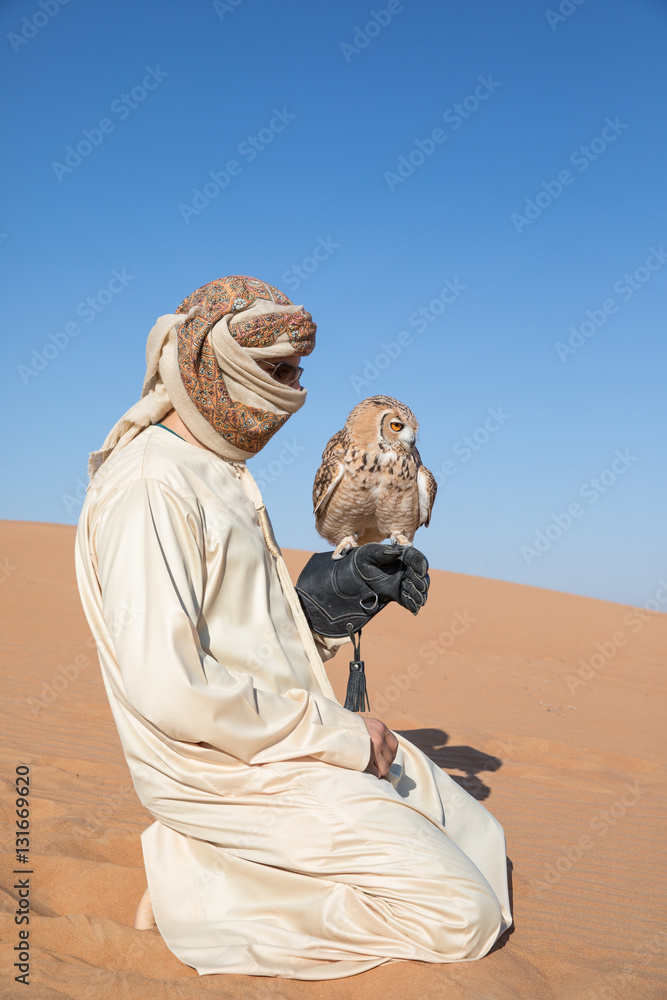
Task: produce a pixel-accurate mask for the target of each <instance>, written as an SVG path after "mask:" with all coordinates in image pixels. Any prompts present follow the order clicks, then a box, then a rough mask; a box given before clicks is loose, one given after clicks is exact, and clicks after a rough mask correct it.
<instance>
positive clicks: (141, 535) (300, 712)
mask: <svg viewBox="0 0 667 1000" xmlns="http://www.w3.org/2000/svg"><path fill="white" fill-rule="evenodd" d="M203 524H204V522H203V519H202V515H201V512H200V511H199V509H198V504H197V499H196V497H194V496H193V497H192V498H185V497H183V496H181V495H179V494H178V493H176V492H175V491H174V490H173V489H172V488H171V487H169V486H168V485H166V484H165V483H163V482H161V481H159V480H156V479H148V478H144V479H139V480H136V481H135V482H132V483H130V484H129V485H127V486H125V487H122V488H121V489H120V490H119V492H118V493H116V494H115V495H114V496H113V497H112V498H111V499H110V501H109V502H108V504H107V505H106V506H105V508H104V509H103V510H102V511H101V513H100V515H99V518H98V520H97V522H96V524H95V526H94V528H93V534H94V535H96V539H95V548H96V558H97V573H98V578H99V581H100V587H101V592H102V602H103V614H104V618H105V622H106V624H107V627H108V629H109V632H110V636H111V637H112V642H113V645H114V649H115V654H116V660H117V662H118V665H119V670H120V673H121V677H122V680H123V685H124V688H125V692H126V695H127V698H128V700H129V702H130V704H131V706H132V708H133V709H134V710H135V711H136V712H138V713H139V714H140V715H141V716H142V717H143V718H144V719H145V720H146V721H147V722H149V723H150V724H151V725H152V726H154V727H155V728H156V729H158V730H160V731H161V732H163V733H164V734H165V735H166V736H168V737H169V738H170V739H175V740H181V741H185V742H191V743H204V744H208V745H210V746H212V747H215V748H216V749H219V750H221V751H222V752H223V753H225V754H228V755H230V756H231V757H234V758H237V759H240V760H242V761H243V762H245V763H246V764H261V763H272V762H276V761H283V760H290V759H295V758H298V757H314V758H316V759H318V760H321V761H324V762H327V763H330V764H335V765H337V766H339V767H345V768H349V769H352V770H357V771H363V770H364V769H365V767H366V765H367V764H368V760H369V757H370V749H371V744H370V736H369V734H368V731H367V730H366V727H365V725H364V723H363V720H362V719H361V718H360V717H359V716H357V715H355V714H354V713H353V712H349V711H347V709H344V708H343V707H342V705H340V704H338V702H335V701H332V700H331V699H330V698H327V697H326V696H325V695H323V694H321V693H317V694H316V693H313V692H312V691H307V690H305V689H303V688H296V687H295V688H292V689H290V690H288V691H286V692H285V693H284V694H280V693H277V692H276V691H272V690H266V689H265V688H262V687H261V686H259V685H258V683H257V681H256V678H253V676H252V674H251V673H250V672H248V671H240V670H238V669H237V670H233V669H228V668H226V666H225V664H224V663H220V662H219V661H218V660H217V659H214V658H213V657H212V656H211V654H210V653H208V652H206V651H205V650H204V649H203V648H202V644H201V640H200V636H199V632H198V629H197V625H198V623H199V621H200V616H201V614H202V603H203V597H204V588H205V585H206V562H205V556H204V526H203Z"/></svg>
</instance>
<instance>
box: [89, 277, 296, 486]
mask: <svg viewBox="0 0 667 1000" xmlns="http://www.w3.org/2000/svg"><path fill="white" fill-rule="evenodd" d="M315 330H316V327H315V324H314V323H313V321H312V318H311V316H310V314H309V313H307V312H306V311H305V310H304V308H303V306H297V305H294V304H293V303H292V302H290V300H289V299H288V298H287V296H286V295H284V294H283V293H282V292H280V291H279V290H278V289H277V288H274V287H273V286H272V285H268V284H267V283H266V282H264V281H260V280H259V279H257V278H249V277H246V276H243V275H233V276H231V277H226V278H219V279H217V280H216V281H212V282H209V284H207V285H203V286H202V287H201V288H199V289H197V291H195V292H193V293H192V295H189V296H188V298H186V299H185V300H184V301H183V302H182V303H181V305H180V306H179V307H178V309H177V311H176V313H171V314H167V315H165V316H160V317H159V319H158V320H157V322H156V323H155V326H154V327H153V329H152V330H151V332H150V334H149V336H148V341H147V344H146V377H145V379H144V385H143V389H142V393H141V399H140V400H139V401H138V402H137V403H135V404H134V406H132V407H131V408H130V409H129V410H128V411H127V412H126V413H124V414H123V416H122V417H121V418H120V420H119V421H118V422H117V423H116V424H115V426H114V427H113V428H112V429H111V431H110V432H109V434H108V435H107V437H106V440H105V441H104V444H103V445H102V447H101V448H100V449H99V450H98V451H95V452H92V454H91V455H90V459H89V462H88V473H89V476H90V479H91V481H92V478H93V476H94V475H95V473H96V472H97V470H98V469H99V468H100V466H101V465H102V464H103V463H104V462H105V461H106V459H107V458H109V456H110V455H111V454H112V453H113V452H114V451H116V450H117V449H119V448H123V447H124V446H125V445H126V444H129V442H130V441H131V440H132V439H133V438H134V437H136V436H137V434H139V433H140V432H141V431H142V430H143V429H144V428H145V427H148V426H149V425H150V424H155V423H158V422H159V421H160V420H162V418H163V417H164V416H165V415H166V414H167V413H168V412H169V411H170V410H171V409H172V408H173V409H175V410H176V412H177V413H178V415H179V417H180V418H181V420H182V421H183V423H184V424H185V425H186V427H187V428H188V430H189V431H190V432H191V433H192V434H194V436H195V437H196V438H197V440H198V441H200V442H201V443H202V444H203V445H205V446H206V447H207V448H210V449H211V450H212V451H214V452H215V453H216V454H217V455H220V456H221V457H222V458H225V459H227V460H228V461H231V462H244V461H245V459H247V458H251V457H252V456H253V455H255V454H257V452H258V451H259V450H260V449H261V448H263V447H264V445H265V444H266V442H267V441H268V440H269V439H270V438H271V436H272V435H273V434H275V433H276V431H277V430H279V429H280V428H281V427H282V426H283V424H284V423H285V422H286V420H287V419H288V418H289V417H290V416H291V414H292V413H295V412H296V411H297V410H298V409H300V408H301V407H302V406H303V404H304V403H305V401H306V391H305V390H303V389H302V390H298V389H292V388H290V387H289V386H287V385H282V384H281V383H279V382H277V381H276V380H275V379H274V378H273V377H272V376H271V375H270V374H269V373H267V372H265V371H264V370H263V369H262V368H260V367H259V365H258V364H257V361H258V360H261V359H262V358H263V357H264V358H265V357H280V356H284V357H289V356H293V355H295V354H298V355H306V354H310V352H311V351H312V350H313V347H314V346H315Z"/></svg>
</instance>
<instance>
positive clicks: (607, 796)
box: [0, 521, 667, 1000]
mask: <svg viewBox="0 0 667 1000" xmlns="http://www.w3.org/2000/svg"><path fill="white" fill-rule="evenodd" d="M74 534H75V529H74V528H73V527H71V526H67V525H57V524H39V523H28V522H6V521H5V522H0V601H1V606H2V611H3V618H2V629H1V641H2V649H3V656H2V692H3V698H2V732H3V739H2V749H1V754H2V780H3V820H4V821H5V822H4V833H3V837H2V844H1V845H0V850H1V851H2V852H3V865H2V911H3V912H2V915H1V923H0V927H1V934H0V937H1V939H2V945H1V952H2V983H1V985H0V993H1V995H2V997H23V996H26V997H31V998H32V1000H56V998H59V1000H60V998H63V997H67V998H76V1000H79V998H80V1000H97V998H100V1000H102V998H104V1000H108V998H114V1000H163V998H164V1000H195V998H197V1000H199V998H201V997H216V998H228V997H235V998H236V997H243V998H249V1000H264V998H266V1000H277V998H312V1000H325V998H326V1000H329V998H331V1000H337V998H341V1000H342V998H354V1000H366V998H371V997H373V998H375V997H383V996H391V997H392V998H396V1000H403V998H415V1000H417V998H419V1000H431V998H433V1000H436V998H437V1000H443V998H446V1000H459V998H460V1000H510V998H517V997H518V998H522V1000H523V998H526V1000H542V998H544V1000H552V998H553V1000H601V998H605V1000H607V998H630V997H632V998H633V1000H634V998H647V1000H657V998H662V997H666V996H667V977H666V976H665V972H664V969H665V958H666V956H667V933H666V932H665V929H664V916H665V905H664V900H665V875H664V860H663V857H664V853H663V852H664V845H665V837H664V825H665V798H666V796H665V780H664V777H665V770H664V765H665V760H664V758H665V713H664V657H665V648H666V646H667V616H666V615H664V614H661V613H659V612H647V611H644V610H641V609H639V610H638V609H634V610H633V609H631V608H628V607H625V606H624V605H620V604H613V603H609V602H605V601H599V600H592V599H589V598H584V597H576V596H571V595H568V594H562V593H558V592H555V591H549V590H543V589H537V588H532V587H527V586H520V585H516V584H510V583H502V582H498V581H494V580H486V579H480V578H477V577H473V576H463V575H459V574H453V573H447V572H442V571H434V572H433V573H432V584H431V595H430V599H429V602H428V604H427V606H426V608H425V609H424V610H423V611H422V612H421V613H420V615H419V616H418V617H417V618H413V617H412V616H411V615H410V614H409V613H408V612H407V611H404V610H403V609H401V608H398V607H396V606H394V607H391V608H389V609H387V610H386V611H385V612H383V613H382V615H381V616H379V617H378V618H377V619H376V620H375V621H374V622H373V623H371V625H369V626H368V627H367V628H366V629H365V630H364V636H363V655H364V659H365V661H366V669H367V675H368V681H369V693H370V699H371V706H372V712H371V713H370V714H372V715H375V716H377V717H379V718H382V719H383V720H384V721H385V722H386V723H387V724H388V725H389V726H391V727H392V728H393V729H396V730H400V731H401V732H402V733H404V734H405V735H407V737H408V738H409V739H412V740H413V742H415V743H416V744H417V745H418V746H420V747H421V748H422V749H423V750H424V751H425V752H426V753H428V754H429V755H431V757H432V758H433V759H434V760H435V761H436V762H437V763H438V764H439V765H440V766H441V767H443V768H444V769H445V770H446V771H448V772H449V773H450V774H451V775H452V776H454V777H455V778H456V780H458V781H460V783H461V784H462V785H463V786H464V787H465V788H466V789H467V790H468V791H469V792H471V794H473V795H475V796H476V797H478V798H479V799H481V800H482V801H483V802H484V804H485V805H486V806H487V807H488V808H489V809H490V810H491V811H492V812H493V813H494V815H495V816H496V817H497V818H498V819H499V820H500V822H501V823H502V824H503V826H504V828H505V833H506V837H507V851H508V855H509V858H510V859H511V866H512V883H513V908H514V918H515V926H514V928H513V929H512V931H511V933H509V934H508V935H505V937H503V938H502V939H501V941H500V942H499V943H498V945H497V946H496V947H495V948H494V950H493V951H492V952H491V953H490V954H489V955H487V956H486V957H485V958H483V959H481V960H480V961H477V962H470V963H461V964H454V965H429V964H422V963H395V964H390V965H385V966H381V967H380V968H378V969H375V970H372V971H370V972H366V973H364V974H362V975H360V976H354V977H351V978H348V979H341V980H336V981H328V982H319V983H304V982H298V981H293V980H284V979H281V980H278V979H259V978H248V977H241V976H204V977H200V976H198V975H197V973H196V972H195V970H193V969H191V968H189V967H187V966H184V965H183V964H182V963H181V962H179V961H178V959H177V958H176V957H175V956H174V955H172V954H171V952H170V951H169V950H168V949H167V947H166V945H165V944H164V942H163V940H162V938H161V937H160V934H159V932H158V931H157V930H149V931H136V930H134V929H133V927H132V921H133V916H134V911H135V908H136V905H137V903H138V901H139V898H140V896H141V894H142V892H143V890H144V888H145V885H146V880H145V876H144V871H143V861H142V853H141V845H140V840H139V835H140V833H141V831H142V830H143V829H145V828H146V827H147V826H149V825H150V823H151V822H152V818H151V817H150V815H149V814H148V813H147V812H146V811H145V810H144V808H143V807H142V806H141V804H140V803H139V801H138V799H137V798H136V795H135V793H134V789H133V786H132V783H131V780H130V776H129V772H128V769H127V766H126V764H125V760H124V757H123V753H122V750H121V746H120V742H119V739H118V735H117V732H116V729H115V726H114V722H113V719H112V716H111V712H110V709H109V706H108V703H107V699H106V695H105V691H104V687H103V683H102V678H101V674H100V670H99V665H98V662H97V656H96V652H95V646H94V643H93V641H92V637H91V636H90V633H89V630H88V627H87V624H86V621H85V618H84V616H83V612H82V610H81V607H80V604H79V597H78V592H77V588H76V580H75V574H74V560H73V545H74ZM308 555H309V553H306V552H287V553H286V558H287V561H288V565H289V567H290V572H291V573H292V574H293V576H295V575H296V574H297V573H298V571H299V568H300V567H301V566H302V565H303V564H304V562H305V561H306V559H307V558H308ZM657 585H658V584H657V581H656V587H657ZM647 596H648V595H647ZM433 644H435V645H433ZM591 658H593V662H592V663H591ZM347 660H348V657H347V655H346V651H345V650H343V651H341V652H340V653H339V654H338V656H337V657H336V658H335V659H334V660H332V661H331V662H330V664H329V665H328V669H329V673H330V675H331V677H332V680H333V683H334V686H335V688H336V692H337V695H338V696H339V697H340V698H341V699H342V697H343V696H344V690H345V684H346V680H347V673H348V668H347ZM21 764H27V765H29V767H30V777H31V785H30V802H31V850H30V865H29V868H28V866H26V865H23V866H22V865H20V864H18V863H17V862H16V860H15V855H14V821H15V814H14V802H13V798H14V781H15V770H16V767H17V766H19V765H21ZM661 849H662V852H661ZM661 854H662V856H661ZM14 868H22V869H26V870H30V871H31V873H32V874H31V875H30V880H31V881H30V886H31V896H30V903H31V915H30V924H29V930H30V938H29V940H30V954H31V961H30V988H29V990H26V989H25V987H24V986H23V984H20V983H15V982H14V980H13V976H14V975H15V974H16V970H13V969H12V968H11V966H12V963H13V962H14V961H15V960H16V959H15V955H16V952H15V951H14V950H13V948H14V946H15V945H18V943H19V939H18V931H19V927H18V926H17V925H16V924H15V923H14V911H15V910H16V908H17V889H15V888H13V886H14V884H15V879H16V878H20V877H21V876H20V875H19V876H16V875H14V874H13V871H14Z"/></svg>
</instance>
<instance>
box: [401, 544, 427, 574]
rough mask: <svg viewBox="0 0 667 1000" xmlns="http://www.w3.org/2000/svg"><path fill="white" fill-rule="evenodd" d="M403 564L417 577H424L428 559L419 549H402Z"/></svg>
mask: <svg viewBox="0 0 667 1000" xmlns="http://www.w3.org/2000/svg"><path fill="white" fill-rule="evenodd" d="M402 559H403V563H404V565H405V566H406V567H408V568H409V569H413V570H414V571H415V573H417V574H418V575H419V576H425V575H426V572H427V570H428V559H427V558H426V556H425V555H424V553H423V552H420V551H419V549H415V548H414V547H412V546H411V547H410V548H408V549H404V551H403V554H402Z"/></svg>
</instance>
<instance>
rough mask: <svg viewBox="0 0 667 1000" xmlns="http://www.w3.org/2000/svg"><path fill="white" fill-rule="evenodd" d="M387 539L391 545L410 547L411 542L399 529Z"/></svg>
mask: <svg viewBox="0 0 667 1000" xmlns="http://www.w3.org/2000/svg"><path fill="white" fill-rule="evenodd" d="M389 541H390V542H391V544H392V545H403V546H406V547H407V548H411V547H412V542H411V541H410V539H409V538H406V537H405V535H402V534H401V533H400V531H398V532H396V533H395V534H393V535H392V536H391V537H390V539H389Z"/></svg>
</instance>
